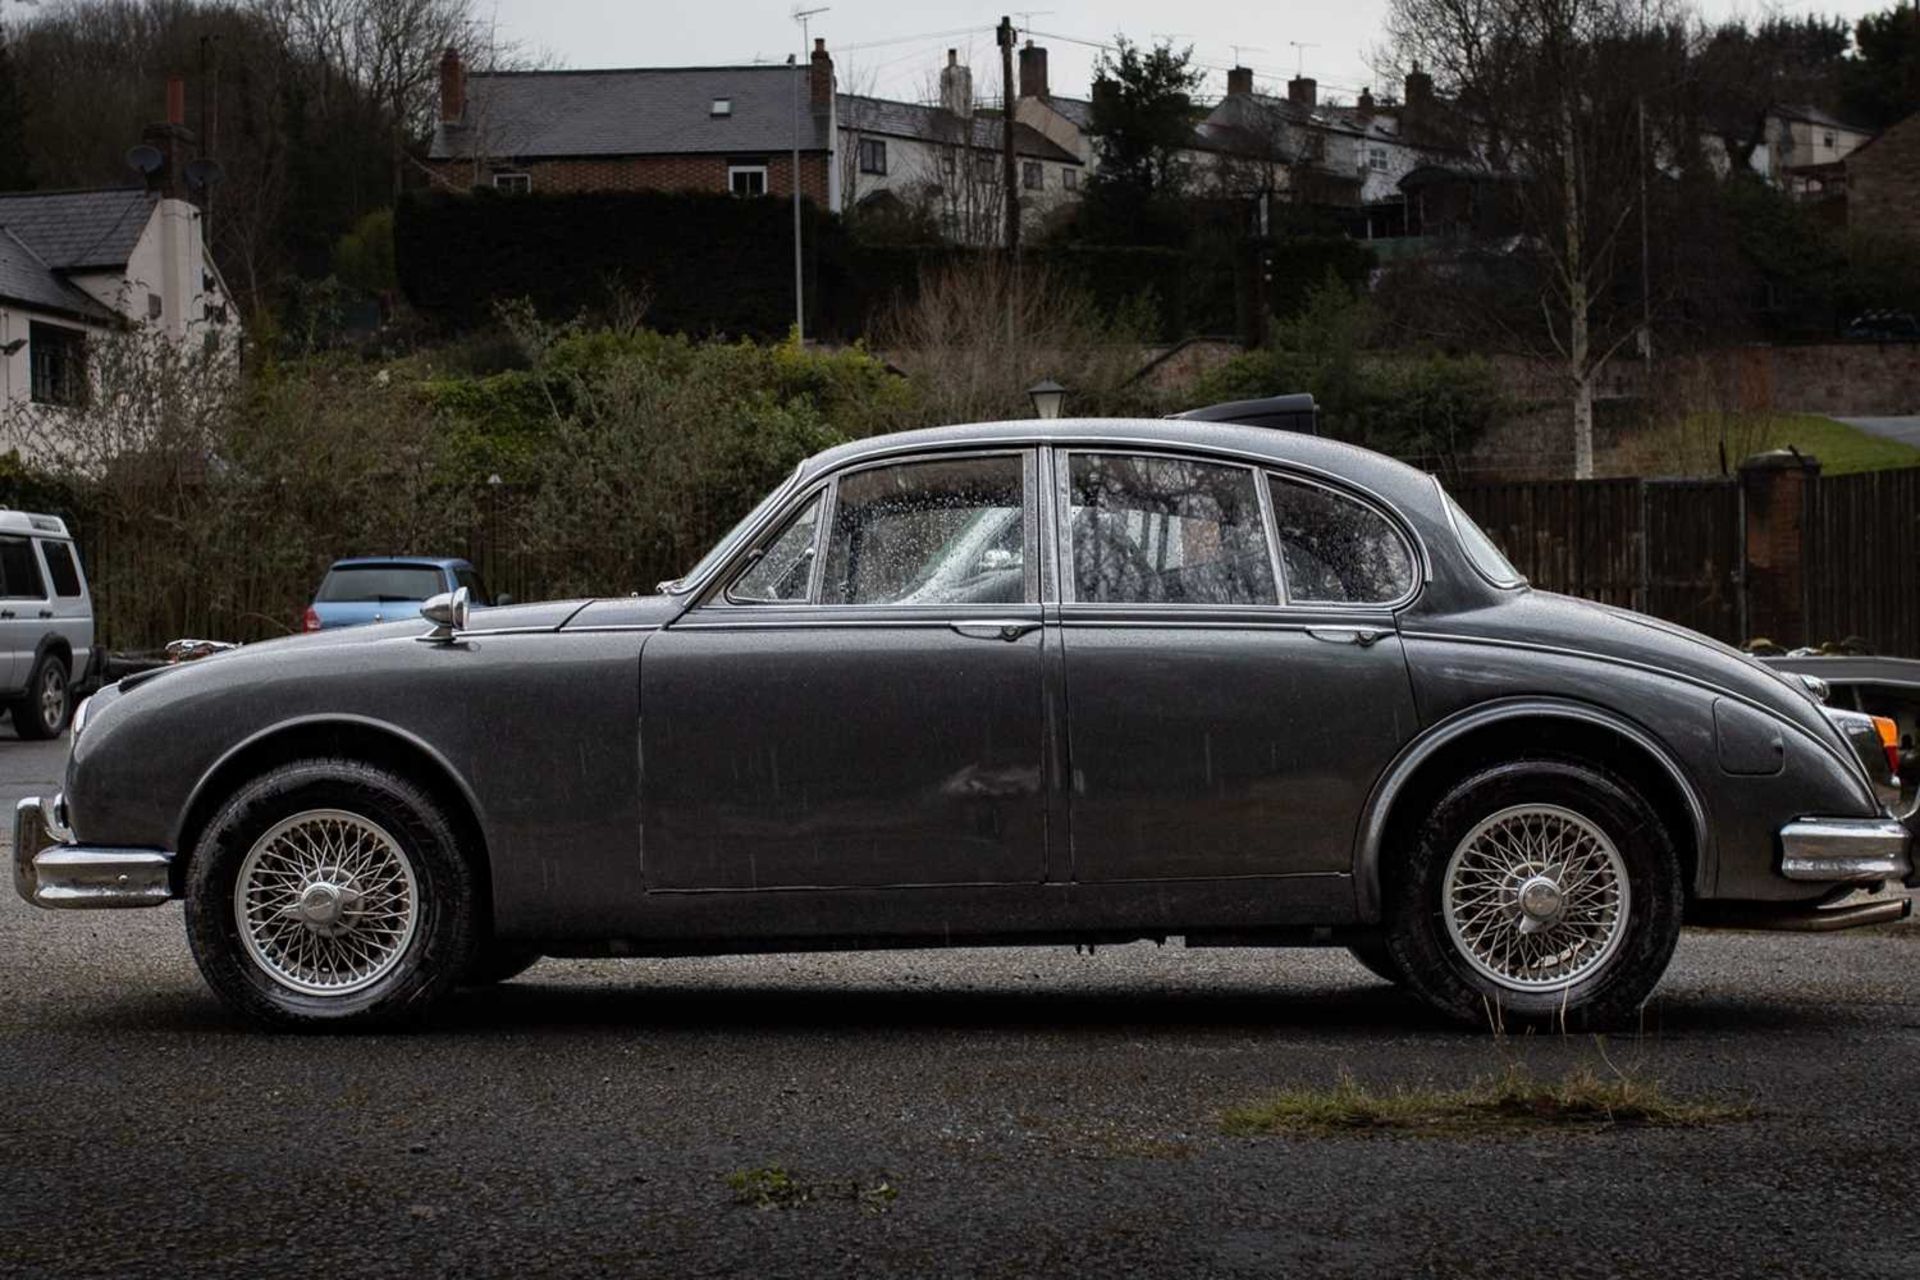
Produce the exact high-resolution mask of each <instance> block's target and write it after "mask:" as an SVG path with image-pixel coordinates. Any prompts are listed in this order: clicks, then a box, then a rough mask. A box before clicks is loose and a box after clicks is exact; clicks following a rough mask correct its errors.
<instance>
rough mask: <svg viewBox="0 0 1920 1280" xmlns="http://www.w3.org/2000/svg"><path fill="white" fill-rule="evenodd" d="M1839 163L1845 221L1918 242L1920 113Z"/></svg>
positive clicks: (1919, 217)
mask: <svg viewBox="0 0 1920 1280" xmlns="http://www.w3.org/2000/svg"><path fill="white" fill-rule="evenodd" d="M1844 163H1845V165H1846V175H1847V225H1848V226H1849V227H1851V228H1853V229H1854V230H1857V231H1881V232H1890V233H1892V234H1894V235H1900V236H1904V237H1906V238H1908V239H1911V240H1914V241H1920V115H1911V116H1908V117H1907V118H1906V119H1905V120H1902V121H1900V123H1898V124H1896V125H1893V126H1891V127H1889V128H1888V129H1887V130H1886V132H1884V133H1882V134H1881V135H1880V136H1879V137H1877V138H1875V139H1874V140H1873V141H1872V142H1869V143H1867V144H1866V145H1865V146H1862V147H1860V148H1859V149H1858V150H1856V151H1853V152H1851V153H1850V154H1849V155H1848V156H1847V158H1846V160H1845V162H1844Z"/></svg>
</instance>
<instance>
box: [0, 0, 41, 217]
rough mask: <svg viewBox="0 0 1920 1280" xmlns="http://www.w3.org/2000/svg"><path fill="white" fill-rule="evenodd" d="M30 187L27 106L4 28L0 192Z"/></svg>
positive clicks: (0, 46) (0, 73) (0, 42)
mask: <svg viewBox="0 0 1920 1280" xmlns="http://www.w3.org/2000/svg"><path fill="white" fill-rule="evenodd" d="M33 185H34V184H33V166H32V164H31V163H30V162H29V160H28V157H27V103H26V99H25V97H23V96H22V95H21V93H20V82H19V80H18V78H17V77H16V76H15V75H14V70H13V54H12V53H11V52H10V51H9V50H8V48H7V32H6V28H5V27H0V191H31V190H33Z"/></svg>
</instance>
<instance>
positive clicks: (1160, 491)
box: [1055, 449, 1417, 883]
mask: <svg viewBox="0 0 1920 1280" xmlns="http://www.w3.org/2000/svg"><path fill="white" fill-rule="evenodd" d="M1055 470H1056V474H1057V475H1058V477H1059V479H1058V485H1059V498H1058V503H1057V505H1058V507H1059V510H1060V520H1061V524H1062V532H1061V540H1060V547H1061V577H1062V579H1063V582H1062V587H1063V592H1062V603H1061V635H1062V639H1063V645H1064V653H1065V665H1066V689H1067V699H1066V703H1067V718H1068V733H1069V747H1068V751H1069V760H1070V768H1071V783H1070V787H1069V792H1070V799H1069V826H1070V831H1071V841H1072V866H1073V876H1074V878H1075V879H1076V880H1078V881H1081V882H1083V883H1084V882H1106V881H1126V880H1164V879H1196V878H1204V879H1213V878H1219V877H1243V876H1244V877H1252V876H1284V875H1301V874H1327V873H1342V872H1347V871H1349V870H1350V869H1351V866H1352V851H1353V838H1354V830H1355V826H1356V824H1357V822H1358V819H1359V814H1360V810H1361V808H1362V806H1363V804H1364V803H1365V800H1366V797H1367V795H1368V793H1369V791H1370V790H1371V788H1372V786H1373V783H1374V780H1375V779H1376V778H1378V777H1379V775H1380V773H1381V772H1382V770H1384V768H1385V767H1386V765H1387V763H1388V762H1389V761H1390V760H1392V758H1393V756H1394V755H1395V754H1396V753H1397V752H1398V750H1399V749H1400V747H1401V745H1402V744H1403V743H1404V742H1405V741H1406V740H1407V739H1408V738H1410V737H1411V736H1412V734H1413V732H1414V730H1415V719H1414V706H1413V694H1412V688H1411V683H1410V681H1409V678H1408V675H1407V670H1406V663H1405V660H1404V658H1403V656H1402V653H1401V647H1400V639H1399V635H1398V632H1397V631H1396V630H1395V626H1394V619H1393V607H1394V606H1395V605H1396V604H1398V603H1401V602H1403V601H1404V600H1405V599H1406V598H1408V597H1409V596H1410V595H1411V594H1412V592H1413V589H1414V585H1415V575H1416V563H1417V562H1416V561H1415V559H1414V557H1413V554H1412V550H1411V547H1410V545H1409V544H1408V542H1407V541H1406V539H1405V537H1404V536H1403V535H1402V534H1401V533H1400V532H1399V531H1398V530H1397V528H1396V527H1395V526H1394V525H1393V524H1392V522H1390V521H1388V520H1387V519H1386V518H1385V517H1383V516H1381V515H1380V514H1379V513H1378V512H1377V511H1374V510H1372V509H1371V508H1369V507H1367V506H1366V505H1364V504H1362V503H1360V502H1358V501H1357V500H1355V499H1352V498H1348V497H1343V496H1342V495H1340V494H1338V493H1336V492H1334V491H1331V490H1328V489H1325V488H1323V487H1321V486H1318V485H1314V484H1308V483H1304V482H1300V481H1295V480H1288V479H1283V478H1280V477H1276V476H1273V475H1270V474H1268V473H1267V472H1264V471H1262V470H1260V469H1258V468H1255V467H1252V466H1248V465H1243V464H1240V463H1237V462H1229V461H1224V460H1215V459H1208V458H1202V457H1182V456H1180V455H1176V454H1147V453H1137V452H1131V451H1125V450H1117V449H1115V450H1062V451H1061V452H1060V454H1059V455H1058V457H1057V460H1056V463H1055ZM1276 532H1277V533H1278V534H1279V545H1280V546H1281V547H1282V548H1284V552H1285V553H1284V554H1276V550H1275V547H1276V543H1275V534H1276Z"/></svg>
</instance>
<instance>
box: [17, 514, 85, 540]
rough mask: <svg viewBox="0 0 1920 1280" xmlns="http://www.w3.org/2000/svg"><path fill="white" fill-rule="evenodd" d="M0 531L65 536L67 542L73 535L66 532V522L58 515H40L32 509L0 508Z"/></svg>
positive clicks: (41, 535) (54, 536) (48, 536)
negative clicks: (14, 509)
mask: <svg viewBox="0 0 1920 1280" xmlns="http://www.w3.org/2000/svg"><path fill="white" fill-rule="evenodd" d="M0 533H29V534H37V535H38V536H40V537H42V538H65V539H67V540H68V541H69V542H71V541H72V540H73V535H72V534H70V533H68V532H67V522H66V521H65V520H62V519H61V518H60V517H59V516H48V515H40V514H39V513H37V512H33V511H11V510H7V509H5V508H0Z"/></svg>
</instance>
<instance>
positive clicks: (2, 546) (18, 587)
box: [0, 537, 47, 600]
mask: <svg viewBox="0 0 1920 1280" xmlns="http://www.w3.org/2000/svg"><path fill="white" fill-rule="evenodd" d="M0 594H4V595H7V596H12V597H15V598H24V599H28V600H45V599H46V598H47V584H46V583H45V582H43V581H42V580H41V578H40V562H39V561H38V560H37V559H35V558H34V554H33V542H32V540H31V539H29V538H6V537H0Z"/></svg>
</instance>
